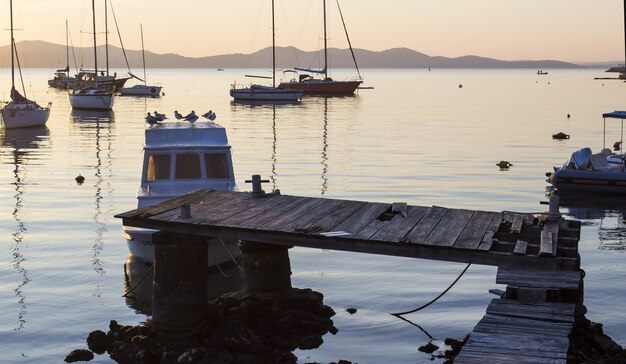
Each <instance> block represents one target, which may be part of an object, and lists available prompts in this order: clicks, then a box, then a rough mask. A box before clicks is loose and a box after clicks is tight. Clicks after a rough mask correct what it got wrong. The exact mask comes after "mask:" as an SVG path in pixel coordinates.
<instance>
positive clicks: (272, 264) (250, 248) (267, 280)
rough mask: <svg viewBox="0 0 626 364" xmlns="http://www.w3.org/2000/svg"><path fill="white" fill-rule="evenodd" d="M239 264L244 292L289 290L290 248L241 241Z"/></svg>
mask: <svg viewBox="0 0 626 364" xmlns="http://www.w3.org/2000/svg"><path fill="white" fill-rule="evenodd" d="M239 246H240V248H241V263H242V267H243V270H244V272H245V273H244V276H245V290H246V291H249V292H284V291H288V290H290V289H291V264H290V262H289V252H288V249H290V248H291V247H290V246H284V245H274V244H265V243H255V242H250V241H242V242H240V243H239Z"/></svg>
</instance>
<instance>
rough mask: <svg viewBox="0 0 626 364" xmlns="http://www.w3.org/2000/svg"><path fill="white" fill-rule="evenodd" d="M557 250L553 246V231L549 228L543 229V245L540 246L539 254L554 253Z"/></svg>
mask: <svg viewBox="0 0 626 364" xmlns="http://www.w3.org/2000/svg"><path fill="white" fill-rule="evenodd" d="M555 252H556V251H555V249H554V247H553V246H552V233H551V232H549V231H547V230H542V231H541V245H540V247H539V255H552V256H554V255H555V254H554V253H555Z"/></svg>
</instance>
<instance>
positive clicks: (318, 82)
mask: <svg viewBox="0 0 626 364" xmlns="http://www.w3.org/2000/svg"><path fill="white" fill-rule="evenodd" d="M337 6H339V2H337ZM323 12H324V68H323V69H321V70H314V69H308V68H294V69H293V70H289V71H285V72H292V73H295V74H298V72H297V71H303V72H309V73H317V74H320V75H324V78H322V79H319V78H314V77H312V76H310V75H308V74H300V75H299V76H298V78H297V79H292V80H291V81H289V82H281V83H280V85H278V87H279V88H282V89H286V90H302V91H304V93H305V94H313V95H326V96H328V95H351V94H353V93H354V91H355V90H356V89H357V88H358V87H359V85H361V83H363V81H362V80H361V74H360V72H359V67H358V66H357V64H356V58H355V57H354V51H353V50H352V45H351V44H350V37H348V31H347V30H346V26H345V22H344V30H345V31H346V37H348V45H349V46H350V52H351V53H352V59H353V60H354V65H355V66H356V70H357V73H359V78H358V79H357V80H352V81H335V80H333V79H332V78H330V77H328V44H327V43H328V37H327V35H326V0H323ZM339 14H340V15H341V8H339ZM341 21H342V22H343V15H341Z"/></svg>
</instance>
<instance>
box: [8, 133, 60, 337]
mask: <svg viewBox="0 0 626 364" xmlns="http://www.w3.org/2000/svg"><path fill="white" fill-rule="evenodd" d="M49 135H50V130H48V128H47V127H46V126H38V127H31V128H22V129H5V130H4V131H3V132H2V133H0V138H1V139H2V150H0V156H2V158H0V161H3V162H2V163H4V164H12V165H13V175H12V177H13V182H12V184H13V186H14V191H15V193H14V195H13V196H14V197H15V207H14V208H13V211H12V215H13V219H14V220H15V227H14V228H13V232H12V234H11V237H12V240H13V242H12V244H11V247H10V250H11V257H12V259H11V266H12V267H13V269H14V270H15V271H16V272H17V276H18V277H19V278H18V280H19V281H18V282H16V286H15V288H13V292H14V293H15V296H16V300H17V302H18V312H17V320H16V323H15V326H14V327H13V330H16V331H19V330H22V329H23V328H24V326H25V324H26V314H27V313H28V306H27V302H28V300H27V297H26V295H25V294H24V287H25V286H26V285H27V284H28V283H29V282H30V278H29V277H28V269H26V262H27V256H26V255H25V252H24V251H23V245H24V243H25V241H26V240H27V239H26V238H27V234H28V225H27V222H26V221H25V220H24V217H23V216H22V209H23V207H24V204H25V203H26V199H25V196H26V188H27V187H28V184H29V182H28V181H26V176H27V174H28V169H29V167H30V166H31V165H33V164H36V161H37V159H38V157H37V156H38V152H37V151H36V149H39V148H42V147H48V146H49V141H48V137H49ZM5 156H7V158H4V157H5ZM9 156H10V157H9ZM33 162H35V163H33ZM5 202H7V201H5ZM5 324H9V323H5Z"/></svg>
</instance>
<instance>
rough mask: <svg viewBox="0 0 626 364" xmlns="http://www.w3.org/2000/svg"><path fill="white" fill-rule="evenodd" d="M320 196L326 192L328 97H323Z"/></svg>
mask: <svg viewBox="0 0 626 364" xmlns="http://www.w3.org/2000/svg"><path fill="white" fill-rule="evenodd" d="M321 163H322V191H321V194H322V196H323V195H324V194H325V193H326V191H327V190H328V175H327V173H328V97H324V127H323V133H322V162H321Z"/></svg>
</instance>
